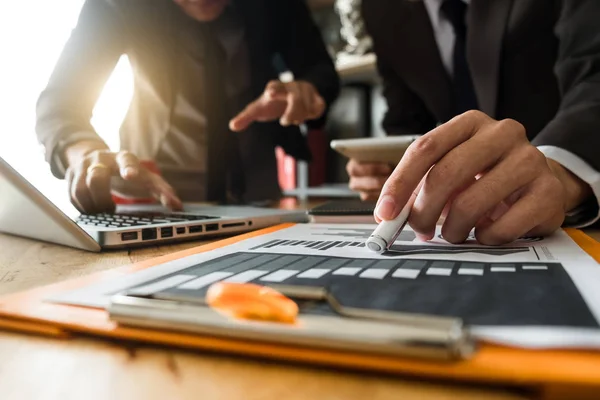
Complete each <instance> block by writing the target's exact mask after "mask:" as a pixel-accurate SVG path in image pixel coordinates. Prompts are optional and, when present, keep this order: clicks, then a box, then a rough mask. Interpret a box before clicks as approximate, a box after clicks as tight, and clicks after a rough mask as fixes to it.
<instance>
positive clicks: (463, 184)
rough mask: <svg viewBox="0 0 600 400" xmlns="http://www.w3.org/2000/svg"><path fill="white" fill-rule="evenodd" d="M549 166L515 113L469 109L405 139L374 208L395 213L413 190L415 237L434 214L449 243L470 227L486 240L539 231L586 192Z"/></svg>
mask: <svg viewBox="0 0 600 400" xmlns="http://www.w3.org/2000/svg"><path fill="white" fill-rule="evenodd" d="M557 170H558V169H556V168H555V167H554V162H553V161H552V160H549V159H547V158H546V157H545V156H544V155H543V154H542V153H541V152H540V151H539V150H538V149H537V148H536V147H535V146H533V145H532V144H531V143H530V142H529V140H528V139H527V136H526V132H525V129H524V128H523V126H522V125H521V124H519V123H518V122H517V121H514V120H502V121H497V120H494V119H492V118H490V117H488V116H487V115H485V114H483V113H481V112H478V111H469V112H467V113H464V114H462V115H459V116H457V117H455V118H453V119H452V120H450V121H448V122H447V123H445V124H443V125H440V126H439V127H437V128H435V129H434V130H432V131H431V132H429V133H427V134H426V135H423V136H422V137H421V138H419V139H418V140H416V141H415V142H414V143H412V144H411V146H410V147H409V148H408V150H407V151H406V153H405V154H404V156H403V157H402V160H401V161H400V163H399V164H398V165H397V167H396V169H395V170H394V172H393V173H392V175H391V176H390V178H389V179H388V180H387V181H386V183H385V185H384V187H383V189H382V193H381V196H380V198H379V201H378V205H377V207H376V211H375V216H376V219H377V220H378V221H382V220H393V219H395V218H396V217H397V216H398V214H399V213H400V211H401V210H402V208H403V207H404V205H405V204H406V203H407V202H408V201H409V199H410V198H411V197H412V196H414V194H415V193H418V194H417V195H416V199H415V201H414V204H413V207H412V211H411V213H410V215H409V217H408V223H409V224H410V226H411V228H412V229H413V230H414V231H415V233H416V234H417V237H418V238H419V239H422V240H429V239H431V238H433V237H434V235H435V231H436V225H437V223H438V221H439V219H440V217H442V216H444V217H445V218H444V222H443V225H442V235H443V237H444V239H445V240H447V241H448V242H450V243H462V242H464V241H465V240H466V239H467V238H468V236H469V234H470V233H471V231H472V230H473V229H475V238H476V239H477V241H479V242H480V243H482V244H486V245H500V244H504V243H509V242H511V241H513V240H516V239H518V238H519V237H522V236H526V235H534V236H545V235H548V234H550V233H552V232H554V231H555V230H556V229H558V228H559V227H560V226H561V224H562V222H563V220H564V217H565V212H566V211H568V210H570V209H573V207H574V206H577V205H578V204H581V199H582V198H585V196H583V195H578V194H579V193H583V194H585V193H586V192H585V191H584V190H583V189H581V190H579V189H577V188H579V187H580V186H582V187H585V185H579V184H578V185H575V184H570V183H569V182H571V180H572V179H571V180H569V179H565V178H564V177H561V174H560V173H557V172H556V171H557ZM419 184H420V185H421V188H420V189H416V188H417V187H418V186H419ZM571 187H574V188H575V189H570V188H571ZM575 195H577V196H575ZM571 198H574V200H571Z"/></svg>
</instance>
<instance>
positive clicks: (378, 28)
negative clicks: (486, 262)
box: [348, 0, 600, 244]
mask: <svg viewBox="0 0 600 400" xmlns="http://www.w3.org/2000/svg"><path fill="white" fill-rule="evenodd" d="M363 13H364V18H365V21H366V25H367V28H368V30H369V33H370V34H371V35H372V37H373V41H374V48H375V52H376V54H377V57H378V68H379V71H380V74H381V76H382V78H383V82H384V83H383V84H384V96H385V98H386V100H387V103H388V111H387V114H386V115H385V118H384V122H383V124H384V128H385V130H386V131H387V133H388V134H390V135H402V134H424V136H423V137H422V138H421V139H419V140H417V141H416V142H415V143H414V144H413V145H412V146H411V147H410V148H409V150H408V151H407V153H406V155H405V156H404V157H403V159H402V161H401V162H400V163H399V164H398V165H397V166H396V167H395V169H394V171H393V172H392V171H391V168H390V167H389V166H386V165H381V164H360V163H358V162H355V161H354V160H352V161H350V163H349V164H348V172H349V174H350V176H351V180H350V186H351V187H353V188H354V189H356V190H358V191H360V192H361V195H362V196H363V198H369V197H374V198H378V199H379V200H378V205H377V209H376V218H377V219H378V220H388V219H392V218H394V217H395V216H397V215H398V213H399V212H400V210H401V209H402V207H404V206H405V204H407V203H413V207H412V212H411V216H410V219H409V223H410V225H411V226H412V227H413V228H414V229H415V230H416V232H417V233H418V235H419V236H420V237H421V238H422V239H429V238H431V237H432V235H433V234H434V229H435V225H436V222H437V221H438V219H439V217H440V216H445V220H444V224H443V227H442V234H443V236H444V237H445V238H446V239H447V240H449V241H450V242H456V243H458V242H462V241H464V240H465V239H466V238H467V236H468V234H469V232H470V231H471V230H472V229H473V228H475V233H476V237H477V239H478V240H479V241H480V242H482V243H486V244H501V243H505V242H509V241H512V240H513V239H516V238H517V237H519V236H522V235H527V234H542V235H543V234H549V233H551V232H553V231H554V230H556V229H557V228H558V227H560V226H561V224H563V223H565V224H568V225H571V226H586V225H589V224H591V223H593V222H594V221H596V220H598V218H599V215H598V198H599V197H600V24H599V23H598V21H600V2H598V1H596V0H519V1H510V0H494V1H487V0H470V1H466V0H422V1H408V0H369V1H365V2H363ZM438 124H439V126H437V125H438ZM436 126H437V127H436ZM390 173H391V176H390Z"/></svg>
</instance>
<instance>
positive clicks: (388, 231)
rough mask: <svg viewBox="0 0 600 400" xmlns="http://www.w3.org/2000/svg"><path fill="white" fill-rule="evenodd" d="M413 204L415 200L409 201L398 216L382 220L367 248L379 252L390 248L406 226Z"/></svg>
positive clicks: (368, 240) (369, 239)
mask: <svg viewBox="0 0 600 400" xmlns="http://www.w3.org/2000/svg"><path fill="white" fill-rule="evenodd" d="M413 198H414V196H413ZM411 200H412V199H411ZM412 205H413V201H408V202H407V203H406V205H405V206H404V208H403V209H402V211H400V214H398V216H397V217H396V218H394V219H391V220H389V221H381V223H380V224H379V225H377V228H375V230H374V231H373V233H372V234H371V236H369V238H368V239H367V242H366V246H367V248H368V249H369V250H371V251H373V252H375V253H379V254H381V253H384V252H385V251H386V250H388V249H389V248H390V246H391V245H392V244H393V243H394V242H395V241H396V239H397V238H398V236H399V235H400V233H402V230H403V229H404V227H405V226H406V222H407V221H408V217H409V215H410V211H411V209H412Z"/></svg>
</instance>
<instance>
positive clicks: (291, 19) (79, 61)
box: [36, 0, 339, 200]
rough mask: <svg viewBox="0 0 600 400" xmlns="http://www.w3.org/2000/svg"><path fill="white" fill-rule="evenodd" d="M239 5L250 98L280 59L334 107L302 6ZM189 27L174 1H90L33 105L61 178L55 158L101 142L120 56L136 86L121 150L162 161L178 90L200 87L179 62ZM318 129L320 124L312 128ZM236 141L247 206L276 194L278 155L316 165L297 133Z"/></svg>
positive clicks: (273, 130)
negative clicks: (107, 91)
mask: <svg viewBox="0 0 600 400" xmlns="http://www.w3.org/2000/svg"><path fill="white" fill-rule="evenodd" d="M234 3H235V6H236V7H237V8H238V11H239V14H240V15H241V16H242V19H243V24H244V27H245V32H246V44H247V45H248V47H249V54H250V64H251V65H250V69H251V80H252V92H253V98H256V97H258V96H259V95H260V94H261V93H262V91H263V90H264V88H265V85H266V84H267V83H268V81H270V80H272V79H277V77H278V71H277V70H276V68H275V64H274V61H273V60H274V58H275V57H276V56H277V57H279V59H282V60H283V61H284V63H285V64H286V66H287V68H289V70H291V71H292V72H293V73H294V75H295V78H296V79H297V80H306V81H309V82H311V83H313V84H314V85H315V86H316V87H317V89H318V91H319V92H320V94H321V95H322V96H323V98H324V99H325V100H326V102H327V103H328V104H330V103H331V102H333V101H334V99H335V98H336V96H337V94H338V91H339V79H338V76H337V74H336V71H335V68H334V65H333V63H332V61H331V59H330V57H329V55H328V53H327V51H326V48H325V46H324V43H323V41H322V38H321V36H320V32H319V30H318V28H317V27H316V25H315V24H314V23H313V21H312V19H311V15H310V12H309V10H308V8H307V6H306V5H305V4H304V1H303V0H285V1H281V0H252V1H247V0H234ZM189 20H190V18H189V17H188V16H187V15H185V13H184V12H183V11H182V10H181V9H180V8H179V7H178V6H177V5H176V4H174V3H173V1H172V0H143V1H142V0H137V1H133V0H87V1H86V2H85V4H84V6H83V9H82V12H81V15H80V18H79V22H78V24H77V26H76V28H75V30H74V31H73V33H72V35H71V37H70V39H69V41H68V43H67V44H66V46H65V48H64V50H63V53H62V55H61V57H60V59H59V61H58V64H57V65H56V67H55V70H54V72H53V74H52V76H51V78H50V81H49V83H48V86H47V88H46V89H45V90H44V92H43V93H42V94H41V96H40V98H39V101H38V105H37V129H36V130H37V135H38V139H39V141H40V142H41V143H42V144H43V145H44V147H45V150H46V158H47V160H48V161H49V162H50V163H51V167H52V170H53V173H54V174H55V175H56V176H58V177H62V176H63V174H64V169H63V168H61V166H60V165H58V164H60V163H56V162H54V161H53V160H55V159H56V157H54V155H55V154H56V153H55V152H57V151H59V152H60V151H62V147H64V145H65V144H68V143H70V142H73V141H77V140H81V139H96V140H99V139H100V138H99V137H98V136H97V135H96V133H95V132H94V129H93V128H92V126H91V124H90V117H91V115H92V110H93V107H94V105H95V103H96V101H97V98H98V96H99V93H100V91H101V89H102V87H103V86H104V83H105V82H106V80H107V78H108V76H109V75H110V73H111V72H112V70H113V68H114V67H115V65H116V63H117V61H118V59H119V57H120V56H121V55H123V54H127V56H128V57H129V61H130V63H131V65H132V69H133V73H134V78H135V87H134V94H133V100H132V104H131V105H130V109H129V111H128V114H127V116H126V118H125V121H124V123H123V125H122V127H121V146H122V148H123V149H128V150H132V151H134V152H135V154H136V155H138V156H139V157H140V158H147V159H152V158H153V157H155V156H156V154H157V151H158V148H159V146H160V143H161V140H163V139H164V137H165V135H167V133H168V132H169V125H170V118H171V112H172V107H173V104H174V101H175V99H176V97H177V95H178V85H182V84H183V85H188V86H192V87H193V85H194V76H193V75H191V73H190V72H189V71H188V70H186V69H185V68H184V67H182V64H181V63H180V62H179V60H181V58H182V57H186V56H189V55H188V54H185V49H184V50H182V47H185V46H182V43H185V41H189V40H194V38H193V37H190V35H189V31H187V30H186V29H184V28H185V26H186V24H189ZM192 90H193V89H192ZM198 90H201V87H200V85H199V86H198ZM198 98H202V96H200V95H199V96H198ZM322 123H323V119H321V120H319V121H312V122H311V124H312V125H320V124H322ZM190 129H192V130H193V129H194V127H193V126H192V127H190ZM209 134H210V132H209ZM239 138H240V140H241V141H242V143H241V146H240V147H241V149H242V150H241V152H242V154H241V158H242V163H243V167H244V171H245V175H246V188H247V193H246V194H247V196H246V197H247V199H248V200H257V199H267V198H273V197H277V195H278V194H279V193H280V190H279V186H278V183H277V182H278V181H277V170H276V161H275V156H274V147H275V146H277V145H280V146H282V147H283V148H284V149H285V150H286V151H287V153H288V154H291V155H292V156H294V157H297V158H300V159H309V158H310V153H309V150H308V146H307V144H306V141H305V139H304V138H303V137H302V135H301V133H300V131H299V129H298V128H297V127H291V128H283V127H281V126H280V125H279V124H278V123H277V122H274V123H266V124H264V123H259V124H255V125H254V126H253V127H252V128H251V129H250V130H249V131H247V132H244V133H243V134H241V135H239Z"/></svg>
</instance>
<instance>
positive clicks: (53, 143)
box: [36, 0, 125, 178]
mask: <svg viewBox="0 0 600 400" xmlns="http://www.w3.org/2000/svg"><path fill="white" fill-rule="evenodd" d="M119 18H120V17H118V16H117V15H116V13H115V12H114V9H113V6H112V5H110V3H109V0H86V2H85V3H84V5H83V7H82V10H81V12H80V15H79V20H78V22H77V25H76V27H75V28H74V29H73V31H72V32H71V36H70V38H69V40H68V41H67V43H66V45H65V47H64V48H63V51H62V53H61V55H60V57H59V59H58V62H57V64H56V66H55V68H54V71H53V73H52V75H51V77H50V79H49V81H48V84H47V86H46V88H45V89H44V91H43V92H42V93H41V94H40V96H39V98H38V101H37V108H36V117H37V119H36V134H37V138H38V141H39V142H40V143H41V144H42V146H43V147H44V150H45V154H46V161H48V162H49V163H50V167H51V170H52V173H53V174H54V175H55V176H56V177H58V178H63V177H64V174H65V163H64V159H63V156H64V154H63V152H64V149H65V147H66V146H67V145H69V144H72V143H75V142H79V141H82V140H97V141H102V139H101V138H100V136H98V134H97V133H96V132H95V130H94V128H93V127H92V125H91V123H90V119H91V117H92V112H93V109H94V106H95V104H96V102H97V100H98V97H99V95H100V92H101V90H102V88H103V87H104V84H105V83H106V81H107V79H108V77H109V75H110V73H111V72H112V71H113V69H114V67H115V65H116V63H117V61H118V59H119V57H120V56H121V55H122V54H123V53H124V49H125V46H124V44H123V37H124V35H123V24H121V21H120V20H119Z"/></svg>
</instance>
